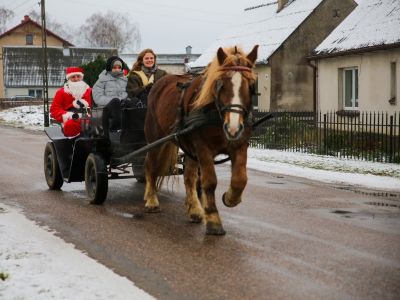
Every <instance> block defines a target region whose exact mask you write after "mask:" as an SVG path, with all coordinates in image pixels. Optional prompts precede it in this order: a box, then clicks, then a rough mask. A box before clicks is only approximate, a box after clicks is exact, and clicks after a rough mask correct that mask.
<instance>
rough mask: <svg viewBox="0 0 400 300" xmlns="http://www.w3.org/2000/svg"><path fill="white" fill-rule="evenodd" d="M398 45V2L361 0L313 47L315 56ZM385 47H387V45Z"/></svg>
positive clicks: (399, 22)
mask: <svg viewBox="0 0 400 300" xmlns="http://www.w3.org/2000/svg"><path fill="white" fill-rule="evenodd" d="M396 44H397V46H398V47H400V1H399V0H362V1H360V0H359V1H358V6H357V7H356V8H355V10H353V12H352V13H351V14H350V15H349V16H348V17H347V18H346V19H345V20H344V21H343V22H342V23H341V24H340V25H339V26H338V27H336V29H335V30H334V31H333V32H332V33H331V34H330V35H329V36H328V37H327V38H326V39H325V40H324V41H323V42H322V43H321V44H320V45H319V46H318V47H317V48H316V49H315V51H314V53H315V54H316V55H317V56H318V55H321V56H336V55H338V54H340V53H345V52H354V50H357V49H360V50H362V51H368V50H374V49H378V48H379V46H389V47H390V46H391V45H392V46H393V45H396ZM389 47H388V48H389Z"/></svg>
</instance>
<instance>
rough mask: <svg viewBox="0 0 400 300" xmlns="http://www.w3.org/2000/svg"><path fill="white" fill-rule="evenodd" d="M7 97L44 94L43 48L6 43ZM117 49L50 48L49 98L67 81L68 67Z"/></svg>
mask: <svg viewBox="0 0 400 300" xmlns="http://www.w3.org/2000/svg"><path fill="white" fill-rule="evenodd" d="M2 49H3V61H4V69H3V70H4V86H3V88H4V97H5V98H11V97H12V96H15V95H29V96H34V97H37V98H41V97H42V88H43V87H42V85H43V79H42V48H41V47H38V46H29V47H26V46H25V47H24V46H4V47H3V48H2ZM116 54H117V49H108V48H79V47H69V48H63V47H48V48H47V59H48V60H47V63H48V64H47V77H48V88H49V98H53V96H54V94H55V92H56V91H57V89H59V88H60V87H61V86H62V85H63V84H64V81H65V69H66V67H68V66H80V65H82V64H86V63H88V62H91V61H93V60H95V59H96V57H97V56H99V55H100V56H103V57H104V58H107V57H109V56H111V55H116Z"/></svg>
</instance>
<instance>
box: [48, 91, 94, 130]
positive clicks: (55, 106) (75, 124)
mask: <svg viewBox="0 0 400 300" xmlns="http://www.w3.org/2000/svg"><path fill="white" fill-rule="evenodd" d="M80 99H83V100H84V101H86V102H87V104H88V106H89V107H91V106H92V89H91V88H90V87H88V88H87V89H86V91H85V93H84V94H83V95H82V97H80ZM74 100H76V98H75V97H74V96H72V95H71V94H70V93H67V92H66V91H65V89H64V87H62V88H60V89H59V90H58V91H57V92H56V94H55V96H54V99H53V102H52V103H51V106H50V115H51V117H52V118H53V119H55V120H56V121H58V122H62V123H63V131H64V135H65V136H67V137H73V136H76V135H78V134H79V133H80V132H81V120H80V119H79V120H73V119H68V120H67V119H65V120H64V119H63V115H64V114H66V113H67V112H68V110H69V109H71V108H74V107H75V106H74Z"/></svg>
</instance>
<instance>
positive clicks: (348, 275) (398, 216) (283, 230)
mask: <svg viewBox="0 0 400 300" xmlns="http://www.w3.org/2000/svg"><path fill="white" fill-rule="evenodd" d="M46 141H47V138H46V136H45V135H44V134H43V133H37V132H36V133H34V132H31V131H25V130H21V129H13V128H8V127H0V168H1V169H0V202H3V203H6V204H10V205H15V206H18V207H21V208H22V209H23V211H24V213H25V214H26V215H27V217H29V218H30V219H32V220H35V221H36V222H38V223H39V224H41V225H46V226H48V227H49V228H50V229H52V230H55V231H56V232H57V235H58V236H60V237H62V238H63V239H64V240H65V241H67V242H71V243H73V244H75V245H76V247H77V248H78V249H80V250H82V251H84V252H85V253H87V254H88V255H89V256H91V257H93V258H94V259H96V260H98V261H99V262H101V263H102V264H104V265H106V266H108V267H109V268H111V269H113V270H114V271H115V272H117V273H118V274H120V275H123V276H126V277H128V278H129V279H131V280H132V281H134V282H135V284H136V285H137V286H138V287H140V288H142V289H144V290H145V291H146V292H148V293H150V294H151V295H153V296H155V297H157V298H159V299H399V295H400V197H399V195H397V194H391V193H385V192H384V191H383V192H375V191H368V190H354V188H348V187H343V186H333V185H327V184H321V183H316V182H312V181H308V180H305V179H301V178H295V177H289V176H279V175H274V174H268V173H262V172H257V171H251V170H250V171H249V183H248V186H247V188H246V192H245V194H244V197H243V202H242V203H241V204H240V205H239V206H238V207H236V208H226V207H224V206H223V205H222V201H221V196H222V194H223V192H224V191H225V189H226V187H227V185H228V182H229V176H230V174H229V166H228V165H224V166H220V167H218V178H219V186H218V188H217V199H218V201H217V205H218V207H219V211H220V214H221V217H222V222H223V225H224V228H225V230H226V231H227V234H226V236H223V237H216V236H206V235H205V234H204V231H205V228H204V226H203V225H201V224H192V223H190V222H189V221H188V218H187V217H186V215H185V208H184V204H183V201H184V191H183V188H182V187H183V178H182V177H178V180H177V181H176V182H174V184H172V182H170V184H169V185H168V187H165V188H164V189H163V190H162V191H161V196H160V204H161V210H162V211H161V213H159V214H146V213H145V212H144V210H143V206H144V203H143V200H142V197H143V190H144V185H142V184H139V183H136V182H135V180H134V179H124V180H112V181H110V182H109V192H108V198H107V200H106V202H105V204H104V205H103V206H93V205H89V204H87V203H86V202H85V199H86V197H85V190H84V183H71V184H64V186H63V188H62V191H49V190H48V189H47V185H46V183H45V179H44V175H43V151H44V146H45V143H46ZM0 217H1V216H0ZM65 264H66V267H67V268H68V262H65Z"/></svg>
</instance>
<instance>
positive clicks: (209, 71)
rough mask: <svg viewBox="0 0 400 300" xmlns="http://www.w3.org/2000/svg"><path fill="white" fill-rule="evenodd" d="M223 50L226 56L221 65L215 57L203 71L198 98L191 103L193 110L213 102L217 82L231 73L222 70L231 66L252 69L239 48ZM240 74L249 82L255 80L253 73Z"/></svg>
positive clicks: (251, 64) (251, 65)
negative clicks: (202, 80)
mask: <svg viewBox="0 0 400 300" xmlns="http://www.w3.org/2000/svg"><path fill="white" fill-rule="evenodd" d="M223 50H224V52H225V53H226V54H227V57H226V59H225V61H224V63H223V65H220V64H219V62H218V57H217V56H215V57H214V59H213V60H212V61H211V63H209V64H208V66H207V68H206V69H205V71H204V75H203V77H204V82H203V85H202V87H201V90H200V92H199V95H198V97H197V98H196V100H195V101H194V102H193V107H194V109H198V108H202V107H204V106H206V105H207V104H209V103H211V102H213V101H214V99H215V97H216V96H217V95H216V87H215V86H216V84H217V81H218V80H219V79H221V78H222V77H223V76H224V74H226V73H227V72H231V71H227V70H224V68H226V67H231V66H245V67H250V68H252V67H253V63H252V62H251V61H250V60H249V59H247V57H246V54H245V53H244V52H243V50H242V49H240V48H239V47H236V46H235V47H230V48H224V49H223ZM242 74H243V75H244V76H245V77H246V78H247V79H249V80H255V79H256V75H255V74H254V72H243V73H242Z"/></svg>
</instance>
